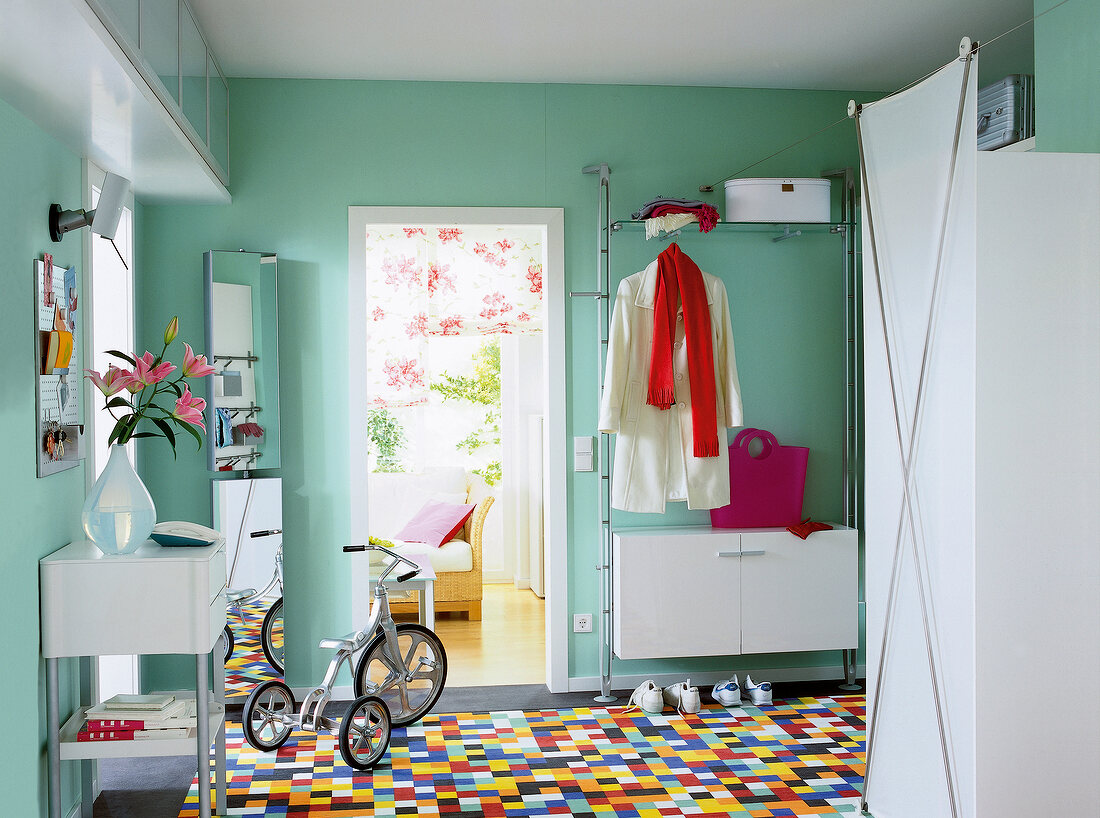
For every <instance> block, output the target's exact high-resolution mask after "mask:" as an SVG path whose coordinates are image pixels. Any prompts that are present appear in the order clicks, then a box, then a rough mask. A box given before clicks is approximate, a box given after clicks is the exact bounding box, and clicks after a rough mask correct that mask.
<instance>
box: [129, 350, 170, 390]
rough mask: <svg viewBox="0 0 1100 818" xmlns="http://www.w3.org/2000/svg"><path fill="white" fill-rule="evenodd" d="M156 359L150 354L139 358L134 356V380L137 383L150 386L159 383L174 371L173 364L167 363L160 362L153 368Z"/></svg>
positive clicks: (147, 353)
mask: <svg viewBox="0 0 1100 818" xmlns="http://www.w3.org/2000/svg"><path fill="white" fill-rule="evenodd" d="M156 360H157V359H156V358H154V357H153V353H152V352H146V353H145V354H144V355H142V356H141V357H140V358H139V357H138V356H137V354H136V353H135V354H134V364H135V367H134V380H135V381H138V382H139V383H141V384H142V385H144V386H152V385H153V384H155V383H159V382H160V381H163V380H164V379H165V378H167V377H168V376H169V375H170V374H172V373H173V372H175V371H176V366H175V364H171V363H169V362H168V361H162V362H161V363H159V364H157V365H156V366H154V365H153V364H155V363H156Z"/></svg>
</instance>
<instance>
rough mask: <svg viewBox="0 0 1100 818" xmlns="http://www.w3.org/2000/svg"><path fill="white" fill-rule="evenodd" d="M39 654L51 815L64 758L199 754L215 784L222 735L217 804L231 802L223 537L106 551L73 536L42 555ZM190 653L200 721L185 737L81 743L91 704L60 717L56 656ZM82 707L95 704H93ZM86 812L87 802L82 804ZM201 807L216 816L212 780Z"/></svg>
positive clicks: (57, 816) (57, 814) (56, 815)
mask: <svg viewBox="0 0 1100 818" xmlns="http://www.w3.org/2000/svg"><path fill="white" fill-rule="evenodd" d="M39 578H40V582H41V610H40V616H41V625H42V655H43V657H45V659H46V689H47V694H46V695H47V701H46V717H47V730H48V753H49V766H50V778H49V809H50V811H49V815H50V818H61V814H62V812H61V811H62V804H61V762H62V761H63V760H90V759H96V758H119V757H135V756H166V755H184V754H187V753H192V752H193V753H195V755H196V757H197V759H198V775H199V780H200V782H201V781H202V780H203V775H204V774H205V775H206V780H207V781H209V775H210V745H211V737H212V736H213V737H214V738H215V739H216V744H217V747H216V752H215V772H216V774H215V779H216V787H217V804H218V805H219V808H221V809H223V810H224V807H225V692H224V691H225V665H224V662H223V657H224V652H223V651H222V650H221V649H220V648H219V649H218V650H217V651H216V652H215V657H214V689H215V690H216V691H218V693H217V701H214V702H212V701H211V693H210V690H209V688H208V687H207V685H208V683H209V682H208V674H209V672H210V665H209V662H210V653H211V651H212V650H213V649H214V647H215V646H217V645H218V644H219V641H220V639H221V634H222V629H223V628H224V627H225V583H226V574H225V541H224V540H222V541H219V542H218V543H216V544H214V545H211V546H207V547H203V548H165V547H162V546H160V545H157V544H156V543H155V542H153V541H152V540H147V541H146V542H145V543H144V544H143V545H142V546H141V547H139V548H138V550H137V551H135V552H134V553H133V554H126V555H123V556H114V557H109V556H106V555H104V554H103V553H102V552H100V551H99V549H98V548H96V547H95V545H94V544H93V543H92V542H90V541H88V540H82V541H79V542H74V543H70V544H69V545H67V546H65V547H64V548H62V549H60V550H58V551H55V552H54V553H52V554H50V555H49V556H47V557H44V558H43V559H42V560H40V561H39ZM170 653H187V654H193V655H194V657H195V697H196V711H197V716H198V718H197V723H196V726H195V728H194V729H193V730H192V735H191V736H189V737H188V738H176V739H154V740H147V741H98V742H78V741H77V740H76V732H77V730H79V729H80V726H81V725H82V724H83V721H84V713H85V710H86V708H85V707H83V706H81V707H78V708H77V710H76V712H75V713H73V715H72V717H71V718H69V719H68V720H67V721H66V723H65V725H64V726H62V725H61V724H60V715H59V712H58V710H59V698H60V697H59V683H58V673H57V660H58V659H59V658H62V657H71V656H109V655H126V654H170ZM86 704H93V703H92V702H87V703H86ZM84 808H85V810H86V811H85V814H86V815H90V814H91V805H90V804H85V805H84ZM199 814H200V815H201V816H203V818H209V816H210V787H209V785H207V786H202V784H201V783H200V786H199Z"/></svg>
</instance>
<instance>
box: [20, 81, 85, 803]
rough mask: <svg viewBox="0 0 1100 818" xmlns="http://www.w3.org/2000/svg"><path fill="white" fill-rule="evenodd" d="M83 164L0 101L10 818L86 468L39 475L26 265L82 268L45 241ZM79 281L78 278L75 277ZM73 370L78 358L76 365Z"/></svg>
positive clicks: (34, 794) (71, 245)
mask: <svg viewBox="0 0 1100 818" xmlns="http://www.w3.org/2000/svg"><path fill="white" fill-rule="evenodd" d="M80 179H81V167H80V158H79V157H77V156H75V155H74V154H73V153H72V152H70V151H69V150H67V149H66V148H64V147H62V146H61V145H60V144H59V143H58V142H56V141H55V140H54V139H53V138H52V137H50V136H48V135H47V134H45V133H44V132H43V131H42V130H41V129H39V128H38V127H37V126H36V125H34V124H33V123H31V122H30V121H29V120H27V119H26V118H25V117H23V116H22V115H21V114H19V113H17V112H16V111H15V110H14V109H13V108H11V107H10V106H9V105H8V104H7V103H6V102H4V101H2V100H0V190H3V195H2V196H0V246H3V248H4V252H3V253H2V254H0V293H3V296H2V297H0V349H3V350H5V353H4V354H3V355H0V384H3V386H2V387H0V439H2V440H3V452H4V459H3V468H2V469H0V498H2V499H0V509H2V510H3V519H4V535H3V536H2V537H0V573H2V575H3V580H2V584H0V588H2V592H0V622H3V623H4V625H3V634H4V636H3V646H4V672H3V673H2V674H0V701H4V702H7V703H8V707H7V708H6V715H5V734H6V742H7V744H8V750H7V751H6V753H5V759H4V780H5V781H6V782H7V785H6V786H5V787H4V809H3V811H4V812H5V813H6V814H8V815H24V816H35V815H45V814H46V794H47V788H46V705H45V701H46V671H45V663H44V662H43V660H42V659H41V656H40V651H39V628H38V560H39V559H41V558H42V557H44V556H46V555H47V554H49V553H51V552H53V551H56V550H57V549H58V548H60V547H62V546H63V545H65V544H67V543H68V542H70V541H71V540H72V539H74V538H75V537H76V536H78V534H79V532H80V508H81V506H82V505H83V504H84V469H83V467H82V466H78V467H76V468H73V469H69V470H68V471H64V472H61V473H60V474H54V475H51V476H49V477H44V478H42V479H38V478H37V477H36V466H35V457H36V454H35V453H36V449H37V447H36V437H37V432H36V428H35V420H34V416H35V401H34V390H35V369H36V367H35V363H34V356H35V353H34V350H35V341H34V332H35V314H34V311H33V305H34V272H33V268H32V262H33V260H34V259H37V258H41V257H42V253H44V252H48V253H53V256H54V263H55V264H56V265H58V266H61V267H66V266H69V265H73V264H75V265H76V267H77V271H78V272H81V273H82V269H83V266H82V258H81V239H80V235H79V234H74V235H72V236H69V237H67V239H66V240H65V241H64V242H62V243H61V244H55V243H54V242H52V241H50V237H49V233H48V232H47V229H46V213H47V211H48V209H49V206H50V204H51V203H52V202H59V203H61V205H62V206H63V207H66V208H77V207H80V201H81V197H80V191H81V181H80ZM81 285H83V277H82V276H81ZM74 365H75V366H76V369H75V371H78V372H79V371H80V366H81V365H82V362H80V361H76V362H75V364H74ZM77 683H78V672H77V667H76V662H75V661H74V660H64V661H62V662H61V694H62V702H61V709H62V719H64V718H65V717H66V716H67V715H68V714H69V713H71V712H72V708H73V706H74V704H75V702H76V701H77V698H76V692H77V688H76V685H77ZM63 772H64V779H63V787H64V790H63V793H62V796H63V802H64V809H63V812H64V813H68V811H69V809H70V808H71V806H72V804H73V803H75V801H76V798H77V797H78V794H79V784H78V778H77V776H78V775H79V770H78V765H75V764H65V765H64V771H63Z"/></svg>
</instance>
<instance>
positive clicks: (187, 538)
mask: <svg viewBox="0 0 1100 818" xmlns="http://www.w3.org/2000/svg"><path fill="white" fill-rule="evenodd" d="M149 537H150V538H151V539H152V540H153V541H155V542H158V543H160V544H161V545H190V546H201V545H213V544H214V543H216V542H217V541H218V540H220V539H221V538H222V535H221V532H220V531H215V530H214V529H213V528H207V527H206V526H204V525H199V524H198V523H188V522H183V521H181V520H172V521H170V522H166V523H157V524H156V525H155V526H154V527H153V533H152V534H150V535H149Z"/></svg>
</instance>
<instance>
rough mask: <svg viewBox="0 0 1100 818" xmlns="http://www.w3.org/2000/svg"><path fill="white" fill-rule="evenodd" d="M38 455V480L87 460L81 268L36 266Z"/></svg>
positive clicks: (48, 263) (46, 263) (47, 261)
mask: <svg viewBox="0 0 1100 818" xmlns="http://www.w3.org/2000/svg"><path fill="white" fill-rule="evenodd" d="M34 280H35V287H34V312H35V333H34V338H35V342H34V344H35V373H36V374H35V417H36V423H35V428H36V433H37V442H36V444H35V451H36V453H37V455H36V459H37V462H38V476H39V477H45V476H46V475H49V474H54V473H55V472H59V471H64V470H66V469H71V468H72V467H73V466H76V465H78V464H79V463H80V461H81V460H82V459H83V457H84V453H83V440H82V437H83V432H84V426H83V422H82V414H81V411H80V403H81V393H82V392H83V389H84V378H83V373H82V372H81V370H80V362H81V350H80V341H81V333H82V332H83V326H82V324H81V311H80V304H79V301H80V298H81V294H80V286H79V280H78V278H77V275H76V268H75V267H68V268H61V267H55V266H54V265H53V261H52V259H51V258H50V256H49V255H47V256H46V257H45V259H42V260H36V261H35V262H34Z"/></svg>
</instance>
